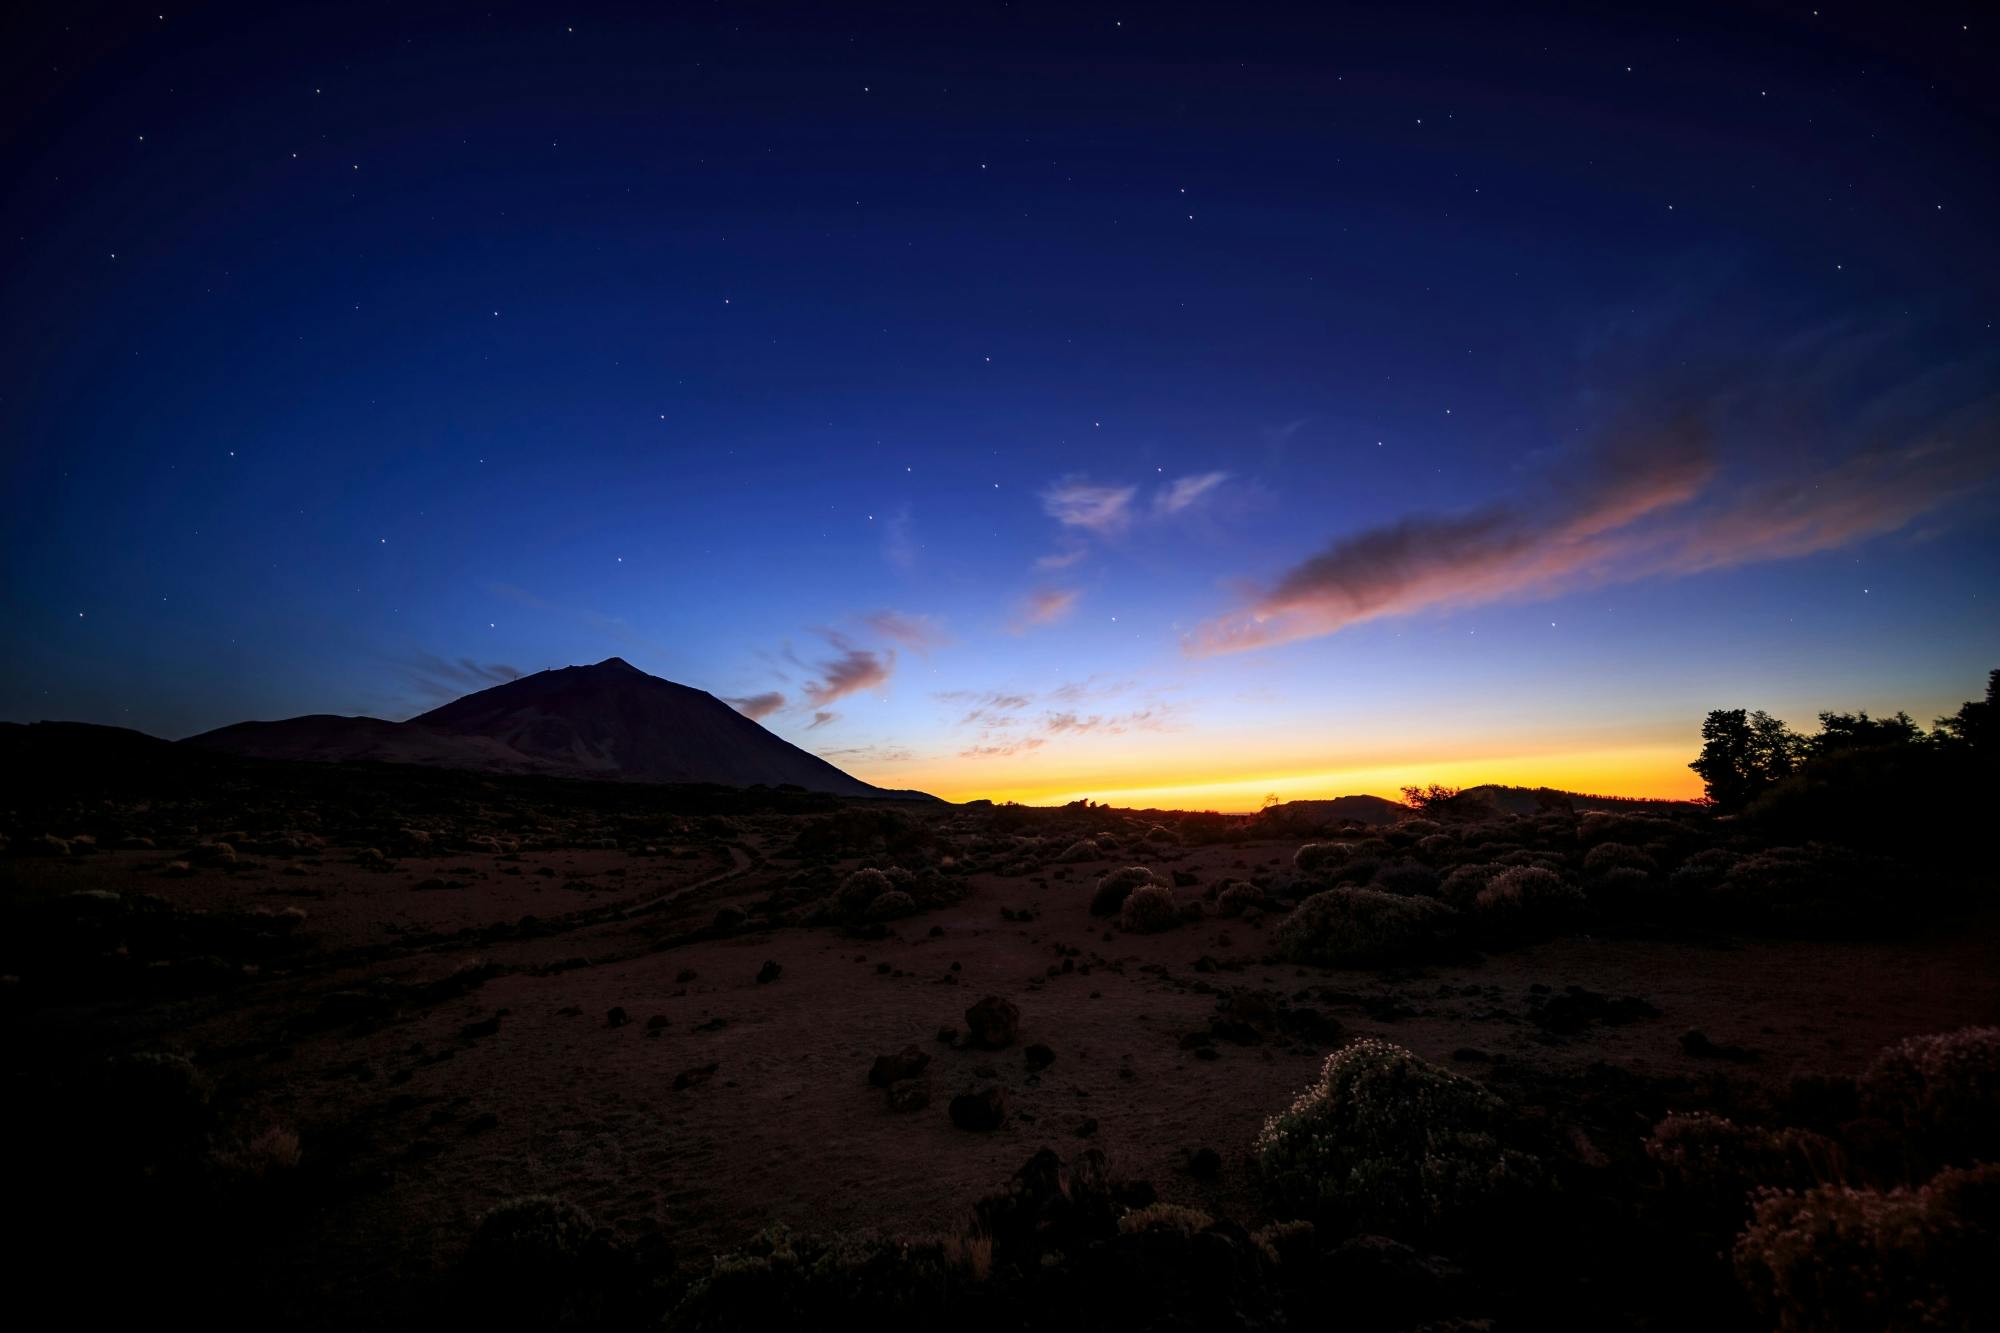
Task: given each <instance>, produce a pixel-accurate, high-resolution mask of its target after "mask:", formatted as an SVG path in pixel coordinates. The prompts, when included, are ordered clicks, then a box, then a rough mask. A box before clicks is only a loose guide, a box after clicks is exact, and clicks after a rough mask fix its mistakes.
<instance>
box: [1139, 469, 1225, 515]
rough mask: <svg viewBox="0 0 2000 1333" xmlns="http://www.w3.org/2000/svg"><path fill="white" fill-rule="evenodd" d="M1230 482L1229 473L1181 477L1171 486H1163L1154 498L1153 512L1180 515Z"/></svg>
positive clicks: (1205, 473) (1207, 473)
mask: <svg viewBox="0 0 2000 1333" xmlns="http://www.w3.org/2000/svg"><path fill="white" fill-rule="evenodd" d="M1228 480H1229V474H1228V473H1227V472H1202V473H1198V474H1196V475H1195V476H1192V477H1181V478H1179V479H1178V480H1176V481H1175V482H1174V483H1173V484H1172V485H1171V486H1162V487H1161V488H1160V489H1159V491H1158V492H1156V493H1155V494H1154V496H1153V512H1155V513H1157V514H1162V515H1172V514H1178V513H1180V512H1181V511H1182V510H1184V509H1188V508H1191V507H1193V506H1194V505H1195V504H1197V503H1199V502H1200V500H1201V498H1202V497H1203V496H1204V495H1207V494H1208V493H1209V492H1210V491H1212V490H1214V489H1215V488H1216V487H1217V486H1220V485H1221V484H1222V483H1223V482H1225V481H1228Z"/></svg>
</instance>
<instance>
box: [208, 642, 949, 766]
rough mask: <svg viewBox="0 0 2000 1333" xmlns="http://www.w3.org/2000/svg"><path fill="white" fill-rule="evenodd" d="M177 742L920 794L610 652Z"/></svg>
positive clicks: (335, 756) (313, 755) (288, 754)
mask: <svg viewBox="0 0 2000 1333" xmlns="http://www.w3.org/2000/svg"><path fill="white" fill-rule="evenodd" d="M184 744H188V745H193V746H197V747H200V748H203V749H212V750H222V751H226V752H228V753H231V754H242V755H253V756H257V757H260V758H267V759H324V760H340V759H373V760H382V761H386V762H390V763H410V764H428V765H433V766H437V767H443V768H468V769H476V770H482V771H487V772H514V773H557V774H566V775H570V776H577V777H604V778H627V779H635V780H639V781H646V782H712V783H718V784H722V785H725V786H732V787H749V786H755V785H757V784H760V783H761V784H763V785H765V786H770V787H777V786H783V785H786V784H790V785H793V786H797V787H803V788H805V789H806V790H808V791H820V792H831V793H833V794H835V795H840V796H874V797H881V796H911V795H918V794H919V793H910V792H892V791H888V790H885V789H884V788H881V787H875V786H871V785H870V784H868V783H866V782H863V781H861V780H860V779H859V778H856V777H853V776H852V775H850V774H847V773H843V772H842V771H841V770H840V769H838V768H835V767H834V766H833V765H832V764H829V763H827V762H826V761H825V760H824V759H821V758H819V757H818V756H817V755H813V754H809V753H807V752H806V751H804V750H801V749H800V748H799V747H797V746H796V745H793V744H791V743H790V742H789V741H786V740H783V739H781V738H779V737H777V736H774V735H772V734H771V733H770V732H769V731H766V730H765V729H764V728H763V727H761V726H759V725H758V724H757V723H755V722H753V721H751V720H750V719H749V718H747V717H745V716H743V715H742V714H741V713H739V712H737V711H736V710H735V709H734V708H731V707H730V706H729V705H728V704H726V703H723V702H722V701H721V700H720V699H717V698H716V697H715V696H714V695H712V694H708V693H706V692H705V691H702V690H696V689H690V688H689V687H687V686H685V685H676V684H675V683H674V682H672V681H670V680H662V679H660V678H659V677H658V676H649V675H647V674H646V673H645V672H643V671H641V670H639V669H638V668H637V667H635V666H633V665H631V664H630V663H628V662H626V661H624V660H623V659H621V658H616V657H613V658H609V659H607V660H605V661H602V662H599V663H597V664H596V665H595V666H580V667H564V668H562V669H561V670H556V671H542V672H538V673H536V674H535V675H532V676H523V677H521V678H520V679H519V680H512V681H508V682H507V683H506V684H504V685H495V686H494V687H492V688H491V689H486V690H481V691H479V692H478V693H476V694H468V695H466V696H465V697H464V698H462V699H457V700H454V701H453V702H451V703H448V704H446V705H444V706H443V707H442V708H435V709H432V710H431V711H430V712H428V713H424V714H422V715H421V716H418V717H414V718H411V719H410V720H409V721H407V722H385V721H383V720H381V719H379V718H372V717H334V716H330V715H326V714H315V715H311V716H307V717H295V718H288V719H286V720H284V721H281V722H239V723H237V724H236V725H234V726H230V727H222V728H220V729H218V730H216V731H211V732H206V733H204V734H202V735H200V736H194V737H190V738H189V739H188V740H187V741H186V742H184Z"/></svg>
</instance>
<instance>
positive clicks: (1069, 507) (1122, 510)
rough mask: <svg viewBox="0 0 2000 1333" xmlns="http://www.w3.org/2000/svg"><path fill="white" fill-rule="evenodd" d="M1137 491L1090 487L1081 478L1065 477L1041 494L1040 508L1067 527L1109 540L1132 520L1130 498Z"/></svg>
mask: <svg viewBox="0 0 2000 1333" xmlns="http://www.w3.org/2000/svg"><path fill="white" fill-rule="evenodd" d="M1138 491H1139V488H1138V487H1136V486H1092V485H1091V484H1090V483H1089V482H1088V481H1085V480H1084V479H1083V478H1081V477H1064V478H1063V479H1062V480H1061V481H1059V482H1057V483H1056V484H1055V485H1053V486H1051V487H1049V488H1048V489H1047V490H1045V491H1043V492H1042V509H1043V510H1044V512H1046V513H1047V514H1048V516H1049V517H1050V518H1052V519H1054V520H1055V521H1056V522H1058V523H1060V524H1062V525H1063V526H1064V527H1066V528H1082V529H1083V530H1084V531H1086V532H1091V533H1095V534H1097V535H1098V536H1100V537H1108V536H1111V535H1113V534H1115V533H1118V532H1122V531H1124V529H1125V527H1126V525H1127V524H1129V523H1130V522H1131V521H1132V497H1133V496H1134V495H1136V494H1138Z"/></svg>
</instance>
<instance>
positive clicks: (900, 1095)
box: [889, 1078, 931, 1112]
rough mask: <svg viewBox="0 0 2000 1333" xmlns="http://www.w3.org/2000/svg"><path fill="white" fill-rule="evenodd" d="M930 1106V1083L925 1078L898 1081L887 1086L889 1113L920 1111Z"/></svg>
mask: <svg viewBox="0 0 2000 1333" xmlns="http://www.w3.org/2000/svg"><path fill="white" fill-rule="evenodd" d="M930 1104H931V1081H930V1080H929V1079H927V1078H906V1079H899V1080H897V1081H896V1082H894V1083H891V1084H890V1085H889V1109H890V1110H891V1111H902V1112H908V1111H921V1110H923V1109H924V1108H925V1107H926V1106H929V1105H930Z"/></svg>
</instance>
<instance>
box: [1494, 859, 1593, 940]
mask: <svg viewBox="0 0 2000 1333" xmlns="http://www.w3.org/2000/svg"><path fill="white" fill-rule="evenodd" d="M1473 906H1474V907H1475V908H1476V909H1477V910H1478V912H1479V914H1480V915H1481V916H1482V917H1485V918H1486V919H1488V920H1489V921H1492V922H1494V923H1496V924H1503V925H1506V926H1510V927H1514V926H1535V925H1548V924H1555V923H1559V922H1562V921H1566V920H1572V919H1574V918H1575V917H1577V916H1579V915H1581V914H1582V912H1583V911H1584V909H1585V908H1586V907H1587V906H1588V904H1587V902H1586V900H1585V898H1584V896H1583V890H1582V889H1579V888H1578V887H1577V886H1576V885H1574V884H1572V883H1570V882H1569V881H1568V880H1566V879H1564V878H1563V877H1562V876H1561V875H1558V874H1557V873H1556V872H1555V871H1553V870H1545V869H1543V868H1542V867H1540V866H1513V867H1510V868H1508V869H1506V870H1503V871H1501V872H1500V873H1499V874H1497V875H1495V876H1494V877H1493V878H1492V879H1490V880H1488V881H1487V883H1486V887H1485V888H1483V889H1481V890H1480V891H1479V896H1478V897H1476V898H1475V899H1473Z"/></svg>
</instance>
